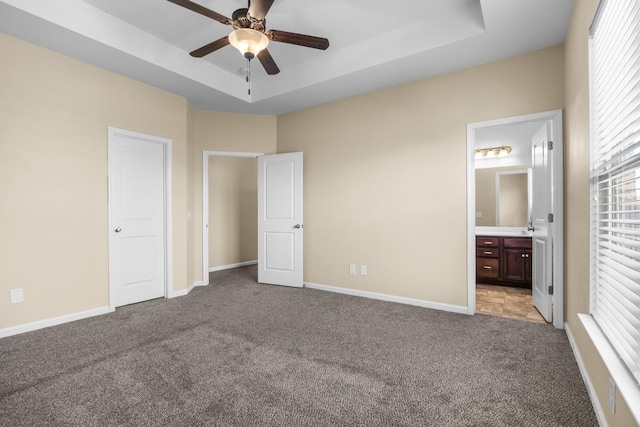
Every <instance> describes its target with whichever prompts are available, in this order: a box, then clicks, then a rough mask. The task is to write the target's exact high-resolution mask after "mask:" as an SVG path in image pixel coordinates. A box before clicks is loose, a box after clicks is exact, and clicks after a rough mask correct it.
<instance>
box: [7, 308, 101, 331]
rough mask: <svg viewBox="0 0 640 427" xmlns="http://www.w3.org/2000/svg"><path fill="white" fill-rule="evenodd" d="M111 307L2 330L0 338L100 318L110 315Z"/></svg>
mask: <svg viewBox="0 0 640 427" xmlns="http://www.w3.org/2000/svg"><path fill="white" fill-rule="evenodd" d="M109 312H110V310H109V307H108V306H106V307H99V308H94V309H93V310H87V311H81V312H80V313H74V314H67V315H64V316H59V317H53V318H51V319H44V320H38V321H37V322H32V323H26V324H24V325H18V326H12V327H10V328H4V329H0V338H5V337H10V336H12V335H18V334H23V333H25V332H31V331H36V330H38V329H42V328H48V327H49V326H56V325H61V324H63V323H68V322H73V321H75V320H81V319H86V318H88V317H94V316H100V315H101V314H106V313H109Z"/></svg>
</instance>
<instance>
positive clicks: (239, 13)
mask: <svg viewBox="0 0 640 427" xmlns="http://www.w3.org/2000/svg"><path fill="white" fill-rule="evenodd" d="M168 1H170V2H171V3H175V4H177V5H179V6H182V7H184V8H187V9H189V10H192V11H194V12H196V13H199V14H201V15H204V16H207V17H209V18H211V19H214V20H216V21H218V22H220V23H221V24H225V25H231V26H232V27H233V29H234V30H233V31H232V32H231V34H229V36H228V37H222V38H221V39H218V40H216V41H214V42H211V43H209V44H207V45H204V46H202V47H201V48H199V49H196V50H194V51H193V52H190V55H191V56H193V57H196V58H202V57H203V56H205V55H208V54H210V53H212V52H215V51H216V50H218V49H220V48H223V47H225V46H227V45H229V44H231V45H232V46H234V47H235V48H237V49H238V50H239V51H240V52H241V53H242V54H243V55H244V57H245V58H247V60H249V61H250V60H251V59H253V58H254V57H256V56H257V57H258V60H259V61H260V63H261V64H262V66H263V67H264V69H265V71H266V72H267V74H269V75H274V74H278V73H279V72H280V69H279V68H278V65H276V63H275V61H274V60H273V58H272V57H271V54H270V53H269V51H268V50H267V44H268V43H269V41H270V40H271V41H275V42H282V43H289V44H295V45H298V46H304V47H311V48H314V49H321V50H325V49H327V48H328V47H329V40H327V39H326V38H323V37H315V36H308V35H305V34H298V33H290V32H287V31H279V30H268V31H267V30H266V20H265V16H266V15H267V12H268V11H269V9H270V8H271V5H272V4H273V2H274V0H253V1H252V0H249V4H248V7H247V8H242V9H238V10H236V11H235V12H233V15H231V19H229V18H227V17H226V16H223V15H220V14H219V13H217V12H214V11H213V10H211V9H207V8H206V7H204V6H202V5H199V4H197V3H194V2H192V1H190V0H168Z"/></svg>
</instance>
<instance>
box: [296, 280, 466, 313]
mask: <svg viewBox="0 0 640 427" xmlns="http://www.w3.org/2000/svg"><path fill="white" fill-rule="evenodd" d="M304 286H305V287H307V288H310V289H318V290H320V291H328V292H336V293H339V294H346V295H353V296H356V297H364V298H371V299H377V300H382V301H390V302H397V303H400V304H408V305H415V306H418V307H424V308H432V309H434V310H441V311H450V312H453V313H460V314H468V313H467V307H465V306H461V305H452V304H442V303H439V302H432V301H426V300H421V299H415V298H405V297H398V296H394V295H387V294H379V293H377V292H368V291H360V290H356V289H349V288H339V287H337V286H328V285H320V284H318V283H310V282H305V283H304Z"/></svg>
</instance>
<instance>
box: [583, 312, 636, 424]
mask: <svg viewBox="0 0 640 427" xmlns="http://www.w3.org/2000/svg"><path fill="white" fill-rule="evenodd" d="M578 318H579V319H580V321H581V322H582V325H583V326H584V329H585V330H586V331H587V334H588V335H589V338H591V341H592V342H593V345H594V346H595V347H596V349H597V350H598V353H599V354H600V357H601V358H602V360H603V361H604V364H605V366H606V367H607V369H608V370H609V374H610V375H611V378H612V379H613V381H614V382H615V383H616V387H617V388H618V391H619V392H620V394H621V395H622V397H623V398H624V400H625V402H627V406H628V407H629V410H630V411H631V414H632V415H633V417H634V418H635V420H636V422H637V423H638V424H639V425H640V405H637V404H635V403H634V404H632V402H640V386H639V385H638V384H637V383H636V381H635V379H634V378H633V376H632V375H631V373H630V372H629V370H628V369H627V367H626V365H625V364H624V363H623V362H622V361H621V360H620V358H619V357H618V355H617V353H616V351H615V350H614V349H613V347H612V346H611V344H610V343H609V340H608V339H607V337H605V335H604V334H603V333H602V330H601V329H600V327H599V326H598V324H597V323H596V321H595V319H594V318H593V317H592V316H591V315H589V314H578Z"/></svg>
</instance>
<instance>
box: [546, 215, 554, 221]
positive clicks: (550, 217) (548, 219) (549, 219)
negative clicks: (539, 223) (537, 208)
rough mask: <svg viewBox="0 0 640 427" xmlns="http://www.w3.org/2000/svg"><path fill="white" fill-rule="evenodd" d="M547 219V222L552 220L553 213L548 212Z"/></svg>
mask: <svg viewBox="0 0 640 427" xmlns="http://www.w3.org/2000/svg"><path fill="white" fill-rule="evenodd" d="M547 221H549V222H553V214H552V213H550V214H549V215H548V216H547Z"/></svg>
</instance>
